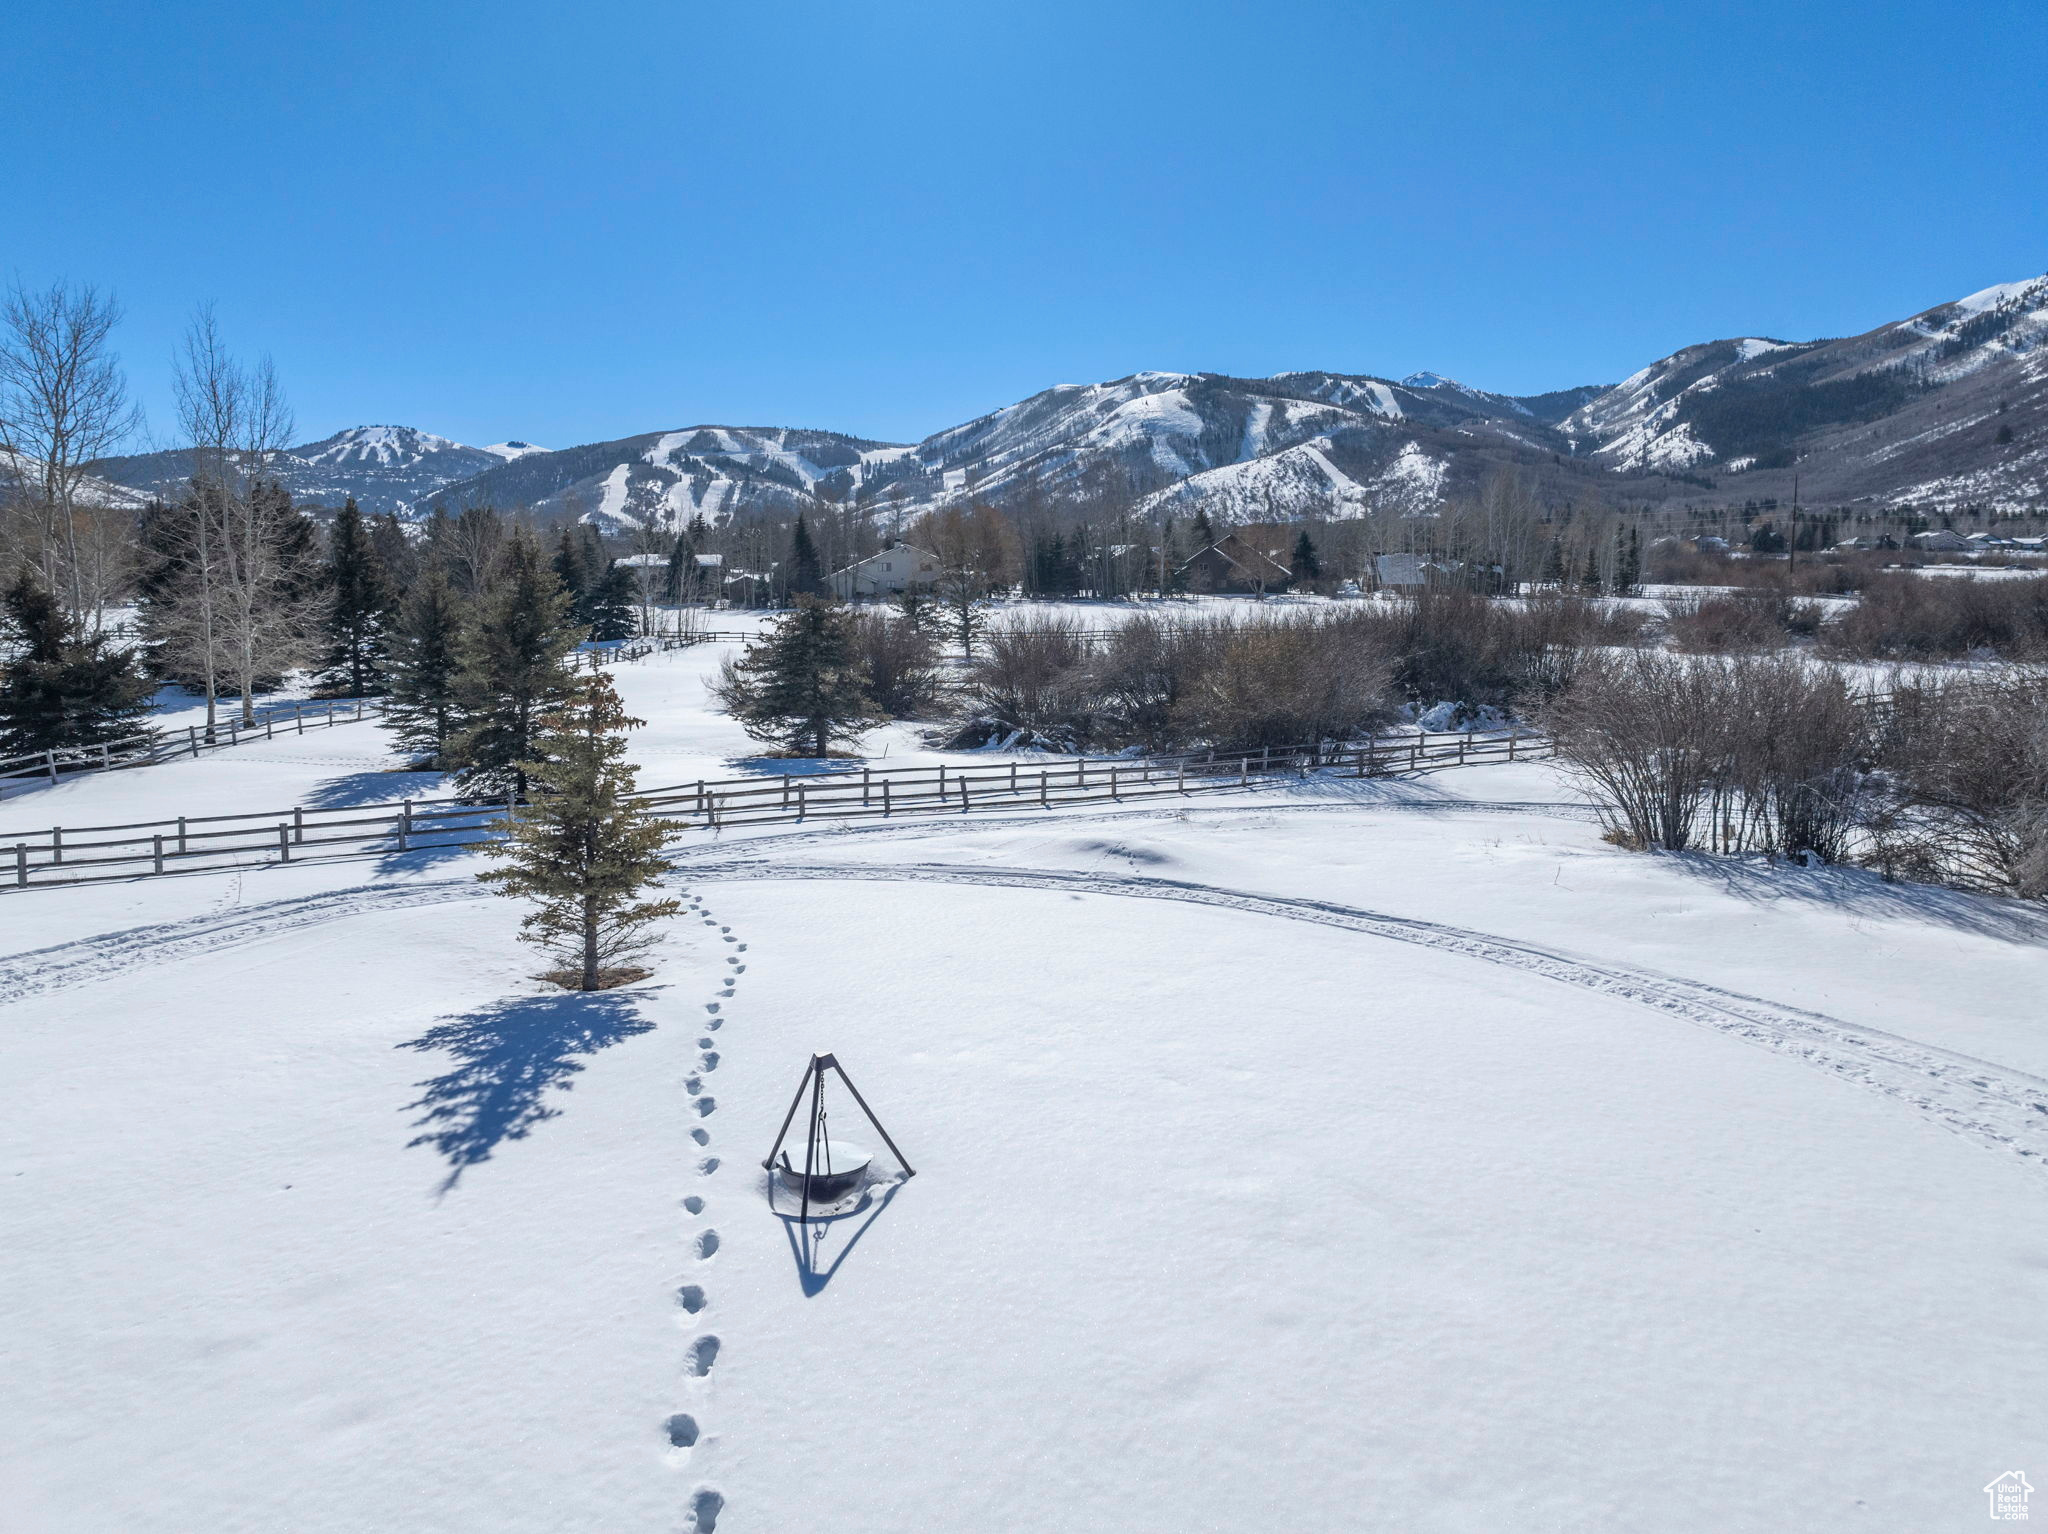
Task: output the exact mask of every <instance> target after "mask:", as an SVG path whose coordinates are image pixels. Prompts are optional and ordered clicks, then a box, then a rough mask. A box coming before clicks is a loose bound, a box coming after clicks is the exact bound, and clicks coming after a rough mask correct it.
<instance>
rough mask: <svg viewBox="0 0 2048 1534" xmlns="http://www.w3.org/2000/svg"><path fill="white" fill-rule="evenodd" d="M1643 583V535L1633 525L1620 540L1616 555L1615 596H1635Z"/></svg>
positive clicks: (1616, 547)
mask: <svg viewBox="0 0 2048 1534" xmlns="http://www.w3.org/2000/svg"><path fill="white" fill-rule="evenodd" d="M1642 583H1643V535H1642V534H1641V533H1640V532H1639V531H1638V530H1637V529H1636V528H1635V527H1634V526H1633V525H1632V526H1630V528H1629V530H1628V536H1627V537H1625V538H1622V539H1620V540H1619V541H1618V542H1617V544H1616V546H1615V553H1614V594H1615V595H1616V596H1621V597H1627V596H1634V595H1635V590H1636V587H1638V586H1640V585H1641V584H1642Z"/></svg>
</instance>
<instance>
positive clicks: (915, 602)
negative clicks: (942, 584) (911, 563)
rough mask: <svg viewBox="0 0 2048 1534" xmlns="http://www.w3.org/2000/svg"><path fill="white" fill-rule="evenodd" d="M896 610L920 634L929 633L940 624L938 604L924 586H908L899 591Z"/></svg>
mask: <svg viewBox="0 0 2048 1534" xmlns="http://www.w3.org/2000/svg"><path fill="white" fill-rule="evenodd" d="M896 611H897V612H899V613H901V614H902V615H903V621H904V622H905V623H907V624H909V625H910V626H911V627H912V628H913V629H915V630H916V631H917V632H918V633H920V634H925V633H929V632H931V630H933V629H935V628H937V627H938V626H939V609H938V604H937V603H936V602H934V601H933V600H932V596H931V593H930V592H929V591H927V590H925V589H924V588H923V587H922V586H908V587H905V588H904V589H903V590H902V591H899V592H897V593H896Z"/></svg>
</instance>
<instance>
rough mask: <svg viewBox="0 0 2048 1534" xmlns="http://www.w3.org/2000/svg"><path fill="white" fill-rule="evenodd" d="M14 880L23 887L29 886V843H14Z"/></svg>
mask: <svg viewBox="0 0 2048 1534" xmlns="http://www.w3.org/2000/svg"><path fill="white" fill-rule="evenodd" d="M14 882H15V883H16V884H18V885H20V886H21V887H22V888H23V889H27V888H28V843H27V842H16V843H15V844H14Z"/></svg>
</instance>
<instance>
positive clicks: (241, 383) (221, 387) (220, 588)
mask: <svg viewBox="0 0 2048 1534" xmlns="http://www.w3.org/2000/svg"><path fill="white" fill-rule="evenodd" d="M176 389H177V399H178V417H179V423H180V425H181V426H182V427H183V428H184V432H185V436H186V439H187V441H189V442H190V444H191V451H192V492H191V494H190V495H188V496H187V497H186V499H185V501H184V502H183V504H182V507H181V512H182V515H181V517H180V518H179V520H178V525H177V526H176V529H175V531H176V537H177V541H178V542H179V543H180V544H181V545H182V547H180V548H179V549H178V551H177V552H178V555H179V564H180V573H181V578H180V580H179V581H178V582H177V587H176V590H175V592H174V594H173V596H172V599H171V602H170V606H171V609H172V610H171V613H170V614H169V615H168V616H169V621H168V622H167V623H166V624H165V629H166V633H167V637H168V638H169V640H170V642H171V643H172V645H173V647H174V649H175V650H176V651H178V652H179V653H180V655H181V658H182V659H183V660H184V661H185V662H186V664H187V665H188V666H189V667H190V668H191V669H192V670H193V672H194V673H195V674H196V675H198V676H200V677H201V678H202V679H203V683H204V687H205V693H206V705H207V707H206V722H207V726H208V728H209V729H210V728H211V727H212V726H213V724H214V722H215V711H216V705H217V700H218V697H219V695H220V691H221V682H222V681H223V680H227V681H231V682H232V683H233V684H234V689H235V691H237V692H238V693H239V694H240V695H241V702H242V710H241V711H242V719H243V721H244V722H245V723H253V722H254V720H255V717H256V707H255V703H256V688H257V686H258V684H259V683H260V682H261V681H262V680H264V679H265V678H268V677H271V676H275V675H277V674H279V673H281V672H283V671H287V670H289V669H290V668H291V667H293V666H295V665H297V664H299V663H300V662H301V661H302V660H303V659H304V658H305V654H306V649H307V645H308V643H309V641H310V640H311V638H312V635H313V632H314V628H315V624H316V622H317V620H318V616H319V602H320V599H319V597H318V596H317V595H316V594H315V593H314V591H313V583H312V581H311V579H310V570H309V568H308V567H309V564H310V561H311V559H312V557H313V556H312V550H311V547H310V545H309V544H308V543H306V542H305V540H303V539H295V538H294V537H293V533H294V532H295V530H296V529H295V527H294V523H295V522H296V520H297V518H298V513H297V512H296V511H294V510H293V509H292V505H291V499H290V497H289V496H288V495H287V494H286V493H285V492H284V490H283V488H282V487H281V486H280V485H279V484H278V483H277V482H276V480H275V479H274V478H271V477H269V476H268V474H267V472H266V471H267V470H268V469H269V468H270V467H271V465H272V464H273V463H274V461H275V460H276V458H277V456H278V454H280V453H281V452H283V451H284V448H285V445H286V443H287V441H288V440H289V438H290V435H291V432H292V425H293V422H292V414H291V409H290V407H289V405H287V404H286V402H285V397H284V390H283V388H282V387H281V386H280V384H279V382H278V379H277V374H276V371H275V369H274V368H273V367H272V366H271V364H270V361H269V359H268V358H266V359H264V360H263V361H262V362H261V363H259V364H258V365H257V366H256V367H254V368H248V367H245V366H244V365H243V364H241V363H240V362H238V361H236V360H235V359H234V358H233V357H232V356H231V355H229V353H228V351H227V349H226V347H225V346H224V344H223V343H222V341H221V338H220V331H219V327H218V326H217V324H216V323H215V320H214V316H213V311H212V310H211V309H210V308H206V309H201V310H200V311H199V313H198V315H197V316H196V317H195V318H194V319H193V322H192V326H191V328H190V329H189V330H188V331H187V332H186V336H185V340H184V342H183V344H182V345H181V347H180V348H179V353H178V359H177V371H176Z"/></svg>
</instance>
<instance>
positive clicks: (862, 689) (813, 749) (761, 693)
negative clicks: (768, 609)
mask: <svg viewBox="0 0 2048 1534" xmlns="http://www.w3.org/2000/svg"><path fill="white" fill-rule="evenodd" d="M866 687H867V675H866V673H865V671H864V670H863V669H862V667H861V664H860V659H859V654H858V650H857V648H856V644H855V639H854V633H853V620H852V615H851V614H849V613H848V612H847V611H846V610H845V609H843V608H839V607H834V606H831V605H829V604H827V603H824V602H820V601H817V600H815V599H813V598H808V597H800V598H798V599H797V604H796V606H795V607H794V608H793V609H792V610H791V611H790V612H788V613H787V614H785V615H784V616H783V617H781V618H779V619H777V620H776V623H775V626H774V627H773V628H772V629H770V630H769V631H768V633H767V635H766V636H765V637H764V638H762V639H761V640H760V641H759V642H758V643H755V644H751V645H749V646H748V647H747V653H746V655H745V656H744V657H743V658H742V659H740V660H739V661H737V662H734V661H727V662H726V664H725V669H724V672H723V674H722V675H721V676H720V678H719V681H718V683H717V685H716V686H715V687H714V688H713V689H712V691H713V694H714V696H716V697H717V699H718V701H719V704H720V706H722V707H723V708H724V709H725V711H726V712H727V713H728V714H731V715H732V716H733V717H734V718H735V719H737V720H739V722H740V727H741V728H742V729H744V730H745V731H746V732H747V733H748V734H749V735H751V736H752V737H753V738H754V739H755V740H758V741H762V742H764V743H766V744H769V745H773V746H778V747H780V748H781V750H782V752H783V754H785V755H788V756H813V757H822V756H829V755H830V754H831V751H832V743H833V742H834V741H835V740H844V741H852V740H854V739H855V738H857V737H858V736H859V735H860V734H861V733H862V732H863V731H864V730H866V729H867V728H868V727H869V726H870V725H872V724H873V723H874V722H875V719H876V715H875V711H874V706H873V704H871V703H870V702H869V701H868V696H867V692H866Z"/></svg>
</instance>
